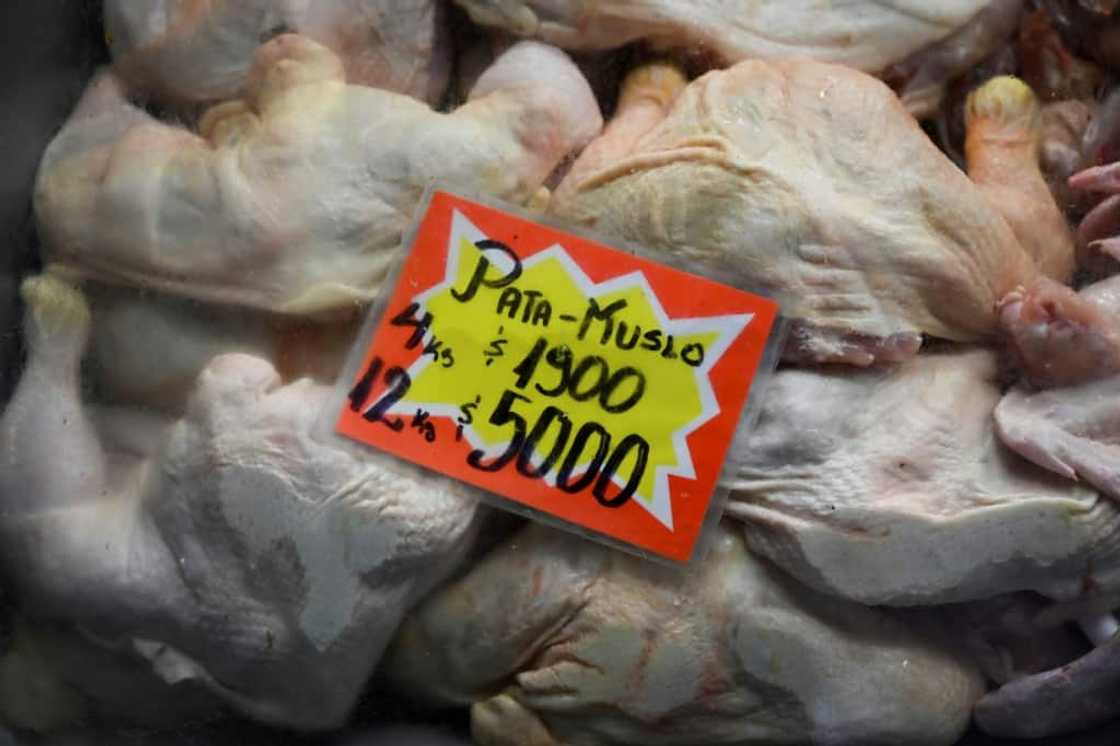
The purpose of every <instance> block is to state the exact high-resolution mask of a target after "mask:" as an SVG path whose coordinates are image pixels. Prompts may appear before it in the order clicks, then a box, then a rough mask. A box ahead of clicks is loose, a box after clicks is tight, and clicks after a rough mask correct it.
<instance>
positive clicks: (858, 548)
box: [726, 349, 1120, 605]
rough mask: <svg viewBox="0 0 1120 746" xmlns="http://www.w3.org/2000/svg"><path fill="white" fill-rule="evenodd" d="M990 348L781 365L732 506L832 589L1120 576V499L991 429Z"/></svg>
mask: <svg viewBox="0 0 1120 746" xmlns="http://www.w3.org/2000/svg"><path fill="white" fill-rule="evenodd" d="M998 376H999V369H998V365H997V357H996V354H995V353H994V352H991V351H988V350H983V349H972V350H968V349H965V350H954V351H952V352H938V353H923V354H922V355H919V356H917V357H916V358H914V359H913V360H910V361H908V362H906V363H904V364H903V365H901V366H899V367H897V368H895V369H888V370H866V371H850V370H848V371H845V370H843V369H841V368H839V367H830V368H826V369H821V370H803V369H794V368H790V369H787V370H783V371H779V372H778V373H777V374H776V375H775V377H774V380H773V381H772V383H771V384H770V386H769V387H768V388H767V393H766V396H765V398H764V399H763V405H762V409H761V413H760V415H759V418H758V422H757V424H756V425H755V426H754V427H753V428H752V429H750V430H749V431H747V432H744V433H741V434H740V435H739V436H738V438H737V440H736V442H735V444H733V446H732V448H731V451H730V453H729V455H728V461H729V464H728V470H729V476H728V479H727V482H726V486H728V487H729V488H730V489H731V496H730V498H729V501H728V504H727V508H726V516H727V517H728V518H731V519H735V520H738V521H741V522H743V523H744V524H745V526H744V532H745V535H746V538H747V541H748V543H749V545H750V547H751V549H752V550H753V551H756V552H760V553H761V554H763V555H764V556H766V557H769V558H771V559H772V560H773V561H774V562H776V563H777V564H778V565H779V566H781V567H782V568H784V569H785V570H787V571H788V572H790V573H792V574H793V575H794V576H795V577H797V578H798V580H800V581H802V582H803V583H805V584H807V585H809V586H811V587H813V588H816V589H817V590H820V591H822V592H826V593H830V594H834V595H840V596H843V597H846V598H850V599H853V600H856V601H860V602H862V603H868V604H890V605H925V604H938V603H954V602H958V601H967V600H974V599H982V598H988V597H991V596H995V595H998V594H1001V593H1009V592H1011V591H1017V590H1033V591H1036V592H1039V593H1042V594H1044V595H1047V596H1048V597H1051V598H1057V599H1068V598H1075V597H1077V596H1078V595H1079V594H1080V593H1081V592H1082V590H1083V585H1084V584H1085V583H1092V584H1093V585H1094V587H1098V588H1111V589H1116V588H1120V509H1118V508H1117V506H1116V505H1115V504H1114V503H1113V502H1112V501H1111V500H1108V499H1106V498H1103V497H1101V496H1100V495H1098V493H1097V492H1096V491H1095V490H1093V489H1090V488H1088V487H1086V486H1083V485H1078V484H1073V483H1071V482H1068V481H1065V480H1063V479H1060V478H1058V477H1056V476H1054V475H1051V474H1048V473H1047V472H1046V471H1044V470H1042V469H1039V468H1038V467H1036V466H1035V465H1034V464H1031V463H1029V462H1028V461H1025V460H1023V459H1021V458H1019V457H1018V456H1017V455H1016V454H1015V453H1013V452H1012V451H1010V450H1009V449H1007V448H1006V447H1005V446H1004V445H1003V444H1001V443H1000V442H999V440H998V438H997V437H996V433H995V430H994V427H993V422H992V411H993V410H994V409H995V407H996V404H997V403H998V402H999V400H1000V387H999V384H998Z"/></svg>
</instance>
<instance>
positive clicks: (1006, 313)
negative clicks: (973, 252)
mask: <svg viewBox="0 0 1120 746" xmlns="http://www.w3.org/2000/svg"><path fill="white" fill-rule="evenodd" d="M1000 322H1001V324H1002V325H1003V328H1004V333H1005V336H1006V339H1007V343H1008V346H1009V347H1010V349H1011V352H1012V353H1013V355H1014V359H1015V360H1016V361H1017V363H1018V365H1019V367H1021V368H1022V370H1023V372H1024V374H1025V376H1026V378H1027V380H1028V382H1030V383H1031V384H1032V385H1033V386H1035V387H1038V388H1050V387H1059V386H1073V385H1076V384H1080V383H1085V382H1088V381H1093V380H1096V379H1101V378H1107V377H1109V376H1112V375H1114V374H1116V373H1120V286H1118V285H1117V282H1116V280H1115V279H1109V280H1103V281H1101V282H1099V283H1096V284H1094V285H1090V286H1088V287H1086V288H1084V289H1082V290H1081V292H1075V291H1074V290H1073V289H1072V288H1069V287H1066V286H1065V285H1061V284H1059V283H1056V282H1053V281H1051V280H1049V279H1047V278H1040V279H1039V280H1038V281H1036V282H1035V283H1034V284H1033V285H1031V286H1030V287H1027V288H1018V289H1016V290H1015V291H1014V292H1012V293H1010V294H1009V295H1008V296H1007V297H1006V298H1004V299H1003V301H1002V302H1001V303H1000Z"/></svg>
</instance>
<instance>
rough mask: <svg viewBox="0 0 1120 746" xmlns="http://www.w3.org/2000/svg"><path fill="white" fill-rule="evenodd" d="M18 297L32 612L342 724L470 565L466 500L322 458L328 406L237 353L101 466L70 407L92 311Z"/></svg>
mask: <svg viewBox="0 0 1120 746" xmlns="http://www.w3.org/2000/svg"><path fill="white" fill-rule="evenodd" d="M23 293H24V299H25V302H26V303H27V305H28V311H27V319H26V322H25V335H26V337H27V339H28V344H29V346H30V358H29V362H28V365H27V368H26V370H25V371H24V375H23V377H22V379H21V381H20V383H19V387H18V388H17V390H16V393H15V396H14V398H13V400H12V401H11V403H10V404H9V406H8V408H7V411H6V412H5V414H4V416H3V419H2V420H0V458H2V459H3V461H2V463H0V504H2V510H0V553H2V554H0V557H2V562H3V567H4V569H5V571H6V575H7V576H8V580H9V581H10V582H11V584H12V587H13V588H15V590H16V592H17V593H18V594H19V596H20V598H21V599H22V601H23V603H24V606H25V611H26V612H27V613H28V614H31V615H33V616H36V617H39V618H44V619H55V620H59V621H65V622H68V623H72V624H76V625H78V626H79V627H80V628H82V629H83V630H86V631H88V632H89V633H92V634H93V635H94V636H95V637H96V638H97V639H103V640H106V641H107V642H106V644H115V645H120V646H123V647H125V648H127V649H128V650H130V651H131V652H132V653H133V654H135V655H139V656H140V657H142V658H144V659H146V660H147V661H148V663H149V665H150V667H151V669H152V670H154V671H155V672H156V673H157V674H158V675H159V676H160V677H161V678H162V679H163V680H165V681H166V682H167V683H168V685H169V686H170V685H173V684H177V683H182V682H185V681H189V682H194V683H196V684H198V685H200V686H202V687H204V688H205V689H207V690H209V691H210V692H211V693H212V694H214V695H215V696H217V697H218V698H220V699H222V700H223V701H225V702H226V703H227V704H229V705H231V706H232V707H234V708H235V709H237V710H239V711H240V712H242V713H245V714H248V715H251V716H253V717H255V718H258V719H260V720H264V721H267V722H272V723H279V724H284V725H291V726H295V727H301V728H322V727H333V726H338V725H340V724H341V723H342V722H343V719H344V718H345V717H346V715H347V713H348V711H349V709H350V708H351V706H352V705H353V703H354V701H355V700H356V698H357V697H358V695H359V694H360V692H361V690H362V687H363V685H364V683H365V681H366V678H367V677H368V676H369V675H370V673H371V671H372V670H373V668H374V666H375V665H376V663H377V661H378V658H379V657H380V655H381V652H382V649H383V648H384V646H385V645H386V643H387V642H388V641H389V638H390V636H391V635H392V634H393V632H394V631H395V629H396V627H397V624H398V623H399V621H400V619H401V617H402V615H403V614H404V612H405V611H406V610H407V609H408V607H409V606H410V605H411V604H412V603H414V602H415V601H416V600H418V599H419V598H420V597H421V596H422V595H423V594H425V593H426V592H427V591H428V590H430V589H431V588H432V587H433V586H434V585H435V584H436V583H437V582H438V581H439V580H440V579H441V578H443V577H445V576H446V575H448V574H449V573H450V572H451V571H452V570H453V569H454V567H455V565H456V563H457V562H458V561H459V560H460V559H461V558H462V557H463V555H464V553H465V552H466V550H467V549H468V545H469V543H470V541H471V539H472V536H473V527H474V525H475V522H474V519H473V516H474V515H475V511H476V503H475V501H474V500H473V499H472V498H470V497H468V496H467V495H466V494H465V493H464V491H463V490H462V489H459V488H457V487H455V486H454V485H449V484H447V483H445V482H442V481H439V480H433V478H432V477H430V476H423V477H421V476H419V475H416V474H415V473H413V472H412V471H409V470H408V469H407V468H405V467H403V466H401V467H400V468H399V469H395V468H390V467H388V466H386V465H385V464H384V463H382V462H372V461H371V460H370V458H369V455H368V453H366V452H365V451H364V450H361V449H355V448H350V447H348V446H347V445H343V444H340V443H337V442H332V441H330V440H324V439H323V437H322V435H321V433H319V425H318V418H319V417H320V415H321V413H322V412H324V411H325V410H326V409H327V408H328V406H329V405H328V400H329V399H330V397H331V395H332V390H331V388H330V387H328V386H324V385H320V384H316V383H314V382H312V381H311V380H309V379H302V380H300V381H296V382H295V383H292V384H288V385H284V386H281V385H280V379H279V376H278V375H277V373H276V371H275V369H274V368H273V367H272V366H271V365H270V364H269V363H267V362H265V361H264V360H261V359H259V358H254V357H251V356H248V355H244V354H234V355H222V356H219V357H217V358H215V359H214V360H212V361H211V362H210V364H209V365H208V366H207V367H206V369H205V370H204V371H203V373H202V375H201V376H200V377H199V380H198V383H197V386H196V388H195V390H194V392H193V394H192V396H191V398H190V400H189V401H188V403H187V406H186V414H185V416H184V417H183V418H182V419H180V420H178V421H177V422H174V423H173V424H172V425H170V426H167V425H164V424H162V423H160V422H159V421H158V420H156V421H155V422H153V421H152V418H151V417H150V416H146V415H141V414H139V413H134V412H131V411H125V412H123V413H120V414H118V415H117V418H118V425H117V426H116V429H117V431H118V432H120V431H124V432H126V433H128V434H129V437H130V439H131V440H132V441H137V442H138V444H136V445H133V446H132V447H131V448H128V449H122V450H118V451H111V450H107V449H106V448H105V447H104V446H103V441H102V438H101V435H100V433H99V430H98V428H97V427H95V422H94V420H93V412H92V411H91V410H89V409H88V408H87V407H86V406H85V405H84V404H83V402H82V401H81V399H80V393H79V384H80V381H79V363H80V362H81V358H82V352H83V350H84V347H85V344H86V338H87V335H88V329H89V308H88V306H87V305H86V302H85V300H84V298H83V297H82V295H81V294H80V293H79V292H78V291H76V290H75V289H73V288H72V287H70V286H68V285H66V284H65V283H63V282H61V281H59V280H58V279H55V278H53V277H51V276H50V275H44V276H41V277H38V278H33V279H30V280H27V281H25V283H24V286H23ZM120 418H124V421H123V422H121V421H120ZM101 427H102V428H104V424H102V425H101ZM148 454H150V455H148ZM168 696H169V697H173V696H174V694H173V693H172V690H171V689H170V688H169V689H168Z"/></svg>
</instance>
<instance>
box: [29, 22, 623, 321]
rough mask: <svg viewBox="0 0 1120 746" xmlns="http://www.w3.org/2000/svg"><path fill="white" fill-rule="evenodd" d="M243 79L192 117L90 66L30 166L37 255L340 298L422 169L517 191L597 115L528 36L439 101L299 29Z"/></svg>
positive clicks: (283, 307) (210, 286) (198, 285)
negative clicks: (134, 95) (74, 102)
mask: <svg viewBox="0 0 1120 746" xmlns="http://www.w3.org/2000/svg"><path fill="white" fill-rule="evenodd" d="M249 78H250V80H249V85H248V88H247V91H246V95H245V98H243V99H237V100H234V101H228V102H225V103H223V104H219V105H217V106H215V107H214V108H212V109H210V110H209V111H208V112H207V113H206V115H205V116H203V118H202V122H201V125H200V133H199V134H195V133H193V132H190V131H188V130H186V129H183V128H181V127H175V126H171V125H168V124H163V123H161V122H158V121H156V120H155V119H153V118H152V117H151V116H149V115H148V114H147V113H145V112H144V111H142V110H141V109H139V108H137V107H136V106H134V105H133V104H131V103H130V102H129V101H128V100H127V98H125V95H124V91H123V89H122V87H121V84H120V82H119V81H118V80H117V79H116V78H115V77H113V76H112V75H111V74H109V73H102V74H101V75H100V76H98V77H97V78H96V79H95V80H94V82H93V83H92V84H91V86H90V88H89V90H88V91H87V92H86V94H85V96H84V97H83V99H82V101H81V103H80V104H79V106H78V108H77V110H76V111H75V113H74V114H73V116H72V117H71V119H70V121H69V123H68V124H67V126H66V127H65V128H64V129H63V130H62V132H61V133H60V134H59V136H58V137H57V138H55V140H54V141H53V142H52V144H51V145H50V147H49V148H48V149H47V152H46V154H45V156H44V158H43V163H42V165H41V167H40V171H39V178H38V183H37V186H36V192H35V211H36V217H37V219H38V224H39V227H40V231H41V234H42V237H43V244H44V246H43V250H44V255H45V258H46V260H47V261H48V262H51V263H54V264H61V265H63V266H65V267H66V268H67V269H68V270H69V271H70V272H73V273H76V274H78V275H81V276H92V277H95V278H98V279H102V280H106V281H115V282H118V283H122V282H123V283H125V284H130V285H133V286H139V287H145V288H149V289H158V290H163V291H170V292H174V293H177V294H181V295H185V296H188V297H193V298H196V299H202V300H209V301H215V302H221V303H229V304H233V305H239V306H251V307H257V308H263V309H269V310H275V311H282V312H287V313H315V312H326V311H333V310H338V309H343V310H347V309H350V310H352V309H353V307H354V305H355V304H361V303H365V302H367V301H368V300H370V299H371V298H372V297H373V296H374V295H375V294H376V292H377V291H378V290H379V289H380V283H381V282H382V280H383V279H384V278H385V275H386V273H387V272H388V271H389V268H390V267H391V266H392V264H393V262H394V260H395V259H396V258H397V257H398V251H397V249H398V248H399V244H400V242H401V237H402V233H403V232H404V230H405V228H406V227H407V226H408V224H409V222H410V221H411V219H412V217H413V212H414V210H415V208H416V205H417V203H418V202H419V200H420V196H421V194H422V193H423V191H424V188H425V187H426V186H427V185H428V184H429V182H430V181H431V180H433V179H441V180H444V181H446V182H450V183H453V184H456V185H458V186H459V187H460V188H462V187H467V188H472V189H475V190H478V191H480V192H485V193H490V194H493V195H494V196H497V197H501V198H503V199H507V200H512V201H515V202H525V201H527V200H529V198H530V197H532V196H533V195H534V194H535V193H536V192H537V190H538V189H539V188H540V187H541V185H542V184H543V183H544V181H545V180H546V179H547V177H548V176H549V174H550V173H551V172H552V170H553V169H554V168H555V167H556V166H557V164H558V163H559V162H560V161H561V159H563V158H564V156H566V155H567V154H568V153H569V152H570V151H571V150H573V149H575V148H578V147H580V146H581V145H582V144H584V143H586V142H587V141H588V140H590V139H591V138H592V137H594V136H595V135H596V134H597V133H598V131H599V129H600V126H601V118H600V115H599V109H598V105H597V103H596V101H595V99H594V97H593V96H592V94H591V90H590V88H589V87H588V85H587V82H586V80H585V79H584V78H583V76H582V75H581V74H580V72H579V70H578V69H577V68H576V67H575V65H573V64H572V62H571V61H570V60H569V59H568V57H567V56H566V55H564V53H562V52H560V51H558V50H556V49H554V48H552V47H547V46H545V45H543V44H539V43H536V42H522V43H519V44H517V45H515V46H513V47H511V48H510V49H509V50H508V51H506V52H505V53H504V54H503V55H502V56H501V57H500V58H498V60H497V61H496V62H495V63H494V64H493V65H492V66H491V67H490V68H489V69H488V70H487V71H486V73H485V74H484V75H483V76H482V77H481V78H480V79H479V81H478V83H477V84H476V85H475V87H474V89H473V91H472V93H471V99H470V101H468V102H467V103H466V104H464V105H463V106H461V107H460V108H459V109H457V110H456V111H455V112H453V113H451V114H440V113H437V112H434V111H432V110H431V109H429V108H428V107H427V106H426V105H425V104H422V103H420V102H418V101H416V100H414V99H412V98H409V97H407V96H403V95H400V94H396V93H391V92H389V91H383V90H378V89H374V88H366V87H363V86H358V85H349V84H347V83H346V82H345V75H344V70H343V65H342V62H341V60H340V59H339V58H338V56H337V55H335V54H334V53H333V52H331V51H330V50H329V49H327V48H326V47H323V46H321V45H319V44H317V43H315V42H313V41H311V40H309V39H306V38H304V37H301V36H295V35H283V36H280V37H277V38H275V39H273V40H272V41H270V42H269V43H268V44H266V45H265V46H263V47H261V49H260V50H259V51H258V52H257V55H256V58H255V61H254V66H253V68H252V70H251V71H250V75H249Z"/></svg>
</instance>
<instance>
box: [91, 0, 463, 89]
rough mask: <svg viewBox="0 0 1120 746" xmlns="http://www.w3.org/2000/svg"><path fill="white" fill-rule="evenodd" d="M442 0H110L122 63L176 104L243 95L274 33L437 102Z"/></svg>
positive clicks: (443, 60) (141, 83) (109, 33)
mask: <svg viewBox="0 0 1120 746" xmlns="http://www.w3.org/2000/svg"><path fill="white" fill-rule="evenodd" d="M443 24H444V19H443V13H442V9H441V6H440V4H439V3H438V2H435V0H314V1H313V2H307V0H106V2H105V35H106V39H107V41H108V43H109V50H110V52H112V54H113V59H114V68H115V70H116V71H117V72H118V74H120V75H121V76H122V77H123V78H125V79H126V80H128V81H129V83H130V84H131V85H133V86H135V87H136V88H138V89H140V90H143V91H145V92H147V93H150V94H151V95H153V96H155V97H156V98H157V99H159V100H161V101H165V102H173V103H176V102H177V103H201V102H213V101H218V100H221V99H227V98H232V97H234V96H237V95H238V94H239V93H240V92H241V90H242V88H243V87H244V85H245V82H246V79H247V77H248V74H249V68H250V66H251V65H252V62H253V54H254V53H255V52H256V50H257V47H259V46H260V45H261V44H262V43H264V42H265V41H267V40H268V39H269V38H270V37H271V36H275V35H277V34H279V33H282V32H285V31H287V32H292V33H298V34H302V35H304V36H307V37H309V38H311V39H314V40H315V41H317V42H319V43H321V44H324V45H326V46H327V47H330V48H331V49H332V50H334V51H335V52H336V53H337V54H338V55H339V57H341V59H342V61H343V65H344V67H345V69H346V74H347V78H348V79H349V80H350V81H351V82H352V83H359V84H361V85H368V86H373V87H374V88H384V89H386V90H390V91H397V92H399V93H406V94H408V95H410V96H413V97H415V98H418V99H421V100H424V101H428V102H430V103H438V101H439V99H440V96H442V94H443V91H444V89H445V88H446V86H447V81H448V74H449V71H450V46H449V45H448V43H447V42H448V40H447V38H446V37H447V33H446V30H445V29H444V27H443Z"/></svg>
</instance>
